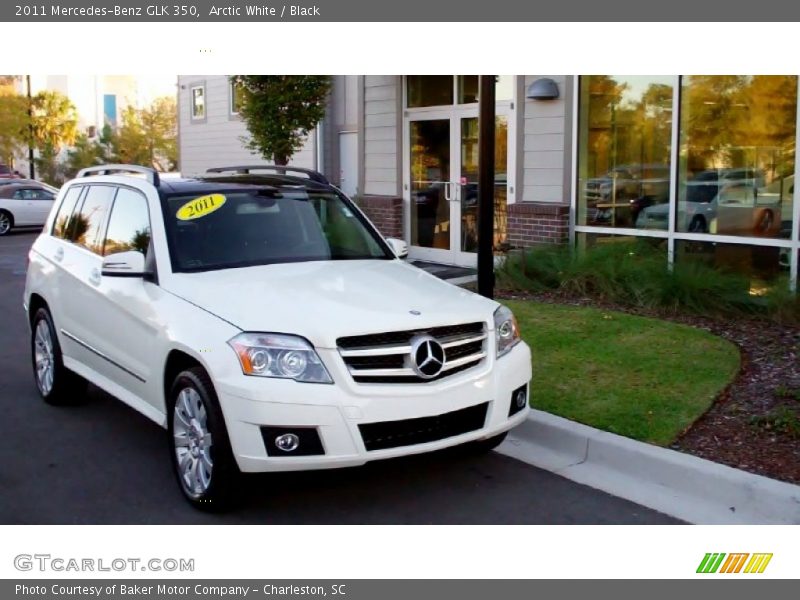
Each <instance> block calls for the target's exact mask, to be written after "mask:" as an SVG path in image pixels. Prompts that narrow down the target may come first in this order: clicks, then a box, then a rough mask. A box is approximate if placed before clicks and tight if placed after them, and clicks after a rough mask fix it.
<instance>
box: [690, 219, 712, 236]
mask: <svg viewBox="0 0 800 600" xmlns="http://www.w3.org/2000/svg"><path fill="white" fill-rule="evenodd" d="M689 232H690V233H708V226H707V225H706V220H705V219H704V218H703V217H695V218H694V219H692V222H691V223H689Z"/></svg>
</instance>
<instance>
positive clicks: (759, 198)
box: [575, 75, 800, 293]
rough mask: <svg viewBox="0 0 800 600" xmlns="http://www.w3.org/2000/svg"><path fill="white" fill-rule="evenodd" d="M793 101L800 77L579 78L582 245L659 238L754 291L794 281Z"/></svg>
mask: <svg viewBox="0 0 800 600" xmlns="http://www.w3.org/2000/svg"><path fill="white" fill-rule="evenodd" d="M797 95H798V78H797V76H794V75H792V76H780V75H691V76H683V77H677V76H676V77H664V76H612V75H592V76H586V77H581V78H580V82H579V93H578V98H577V103H578V107H577V108H578V149H577V152H578V169H577V173H578V181H577V185H576V189H575V207H576V211H575V230H576V232H577V236H576V238H577V239H578V240H582V239H584V236H585V234H593V235H595V236H596V235H597V234H601V233H602V234H603V235H612V236H614V237H617V235H615V232H618V235H626V236H630V235H643V236H648V237H651V238H653V237H655V238H662V239H663V240H665V241H666V242H667V243H668V245H669V249H670V251H669V253H668V257H669V258H668V260H670V261H672V260H675V261H690V260H691V261H702V262H705V263H707V264H711V265H713V266H715V267H717V268H719V269H723V270H734V271H737V272H740V273H742V274H743V275H745V277H746V278H749V280H750V282H751V285H750V289H751V292H752V293H761V291H763V290H764V289H765V288H766V287H768V286H769V285H771V284H773V283H774V282H775V281H782V280H784V277H785V276H786V275H791V277H792V279H793V280H796V273H797V266H796V265H794V264H793V263H792V261H796V260H797V258H796V257H797V256H798V247H799V246H800V242H798V240H797V232H796V228H797V227H798V223H796V222H795V217H794V212H795V211H794V194H795V189H794V178H795V169H796V167H795V149H796V144H797V131H796V124H797ZM678 97H680V104H679V105H676V106H673V104H675V101H674V100H673V98H678ZM793 283H796V281H793Z"/></svg>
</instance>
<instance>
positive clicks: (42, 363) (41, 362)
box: [0, 224, 55, 396]
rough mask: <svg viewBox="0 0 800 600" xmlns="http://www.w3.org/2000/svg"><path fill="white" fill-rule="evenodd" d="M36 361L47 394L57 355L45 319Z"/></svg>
mask: <svg viewBox="0 0 800 600" xmlns="http://www.w3.org/2000/svg"><path fill="white" fill-rule="evenodd" d="M0 225H1V224H0ZM34 362H35V365H36V385H38V386H39V391H40V392H41V393H42V395H44V396H47V395H48V394H49V393H50V392H51V391H52V390H53V379H54V375H55V356H54V353H53V338H52V335H51V334H50V327H48V325H47V321H45V320H44V319H40V320H39V322H38V323H37V324H36V334H35V337H34Z"/></svg>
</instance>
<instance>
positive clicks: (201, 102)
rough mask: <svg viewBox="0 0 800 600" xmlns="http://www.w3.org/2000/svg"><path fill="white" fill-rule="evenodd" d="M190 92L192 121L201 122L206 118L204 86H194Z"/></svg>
mask: <svg viewBox="0 0 800 600" xmlns="http://www.w3.org/2000/svg"><path fill="white" fill-rule="evenodd" d="M190 92H191V102H192V105H191V111H192V120H193V121H203V120H205V118H206V86H205V85H194V86H192V88H191V90H190Z"/></svg>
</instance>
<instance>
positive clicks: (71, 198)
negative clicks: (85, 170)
mask: <svg viewBox="0 0 800 600" xmlns="http://www.w3.org/2000/svg"><path fill="white" fill-rule="evenodd" d="M82 191H83V187H80V186H74V187H71V188H69V190H67V193H66V194H65V195H64V199H63V200H62V201H61V206H59V208H58V213H57V214H56V219H55V223H54V224H53V235H54V236H55V237H58V238H62V239H66V238H67V232H68V231H69V230H70V229H71V227H70V225H71V224H72V213H73V212H75V204H76V203H77V202H78V198H80V196H81V192H82Z"/></svg>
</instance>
